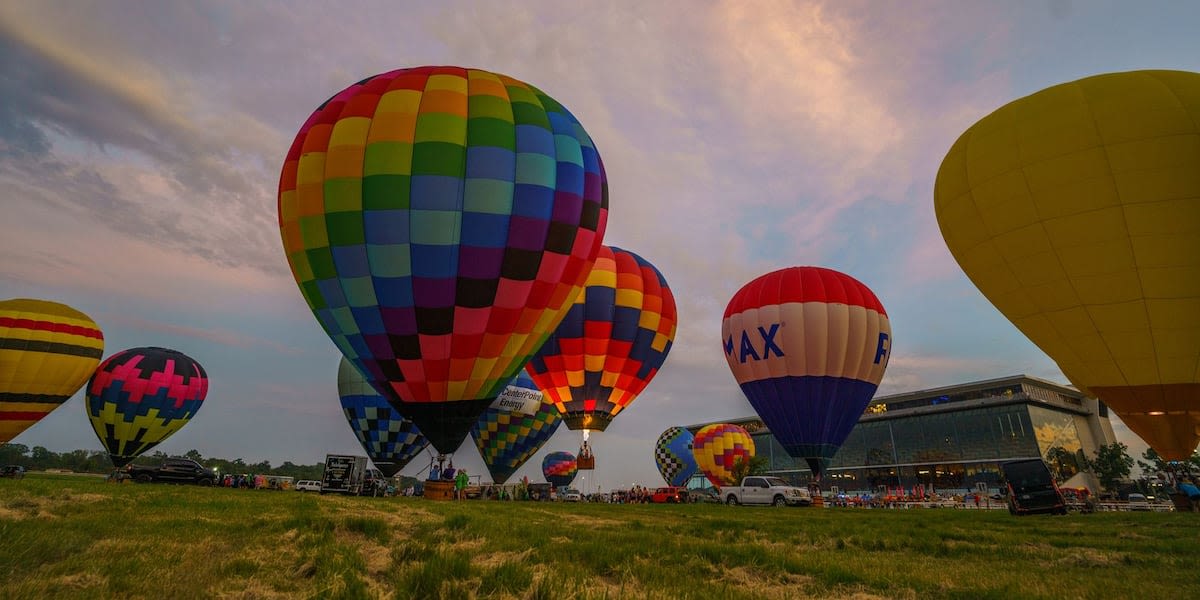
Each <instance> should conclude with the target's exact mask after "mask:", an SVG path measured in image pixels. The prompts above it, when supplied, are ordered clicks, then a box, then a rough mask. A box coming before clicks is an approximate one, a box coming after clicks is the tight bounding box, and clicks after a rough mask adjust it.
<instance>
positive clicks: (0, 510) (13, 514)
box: [0, 506, 37, 521]
mask: <svg viewBox="0 0 1200 600" xmlns="http://www.w3.org/2000/svg"><path fill="white" fill-rule="evenodd" d="M34 514H37V513H36V509H34ZM31 516H33V515H32V514H30V513H29V511H25V510H13V509H11V508H8V507H5V506H0V520H8V521H20V520H22V519H27V518H29V517H31Z"/></svg>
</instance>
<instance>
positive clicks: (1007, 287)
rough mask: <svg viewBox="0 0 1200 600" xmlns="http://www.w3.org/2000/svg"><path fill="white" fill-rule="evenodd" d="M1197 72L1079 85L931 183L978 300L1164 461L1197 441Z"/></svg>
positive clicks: (1030, 111) (998, 127) (951, 159)
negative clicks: (991, 307) (980, 295)
mask: <svg viewBox="0 0 1200 600" xmlns="http://www.w3.org/2000/svg"><path fill="white" fill-rule="evenodd" d="M1198 173H1200V73H1192V72H1186V71H1130V72H1125V73H1107V74H1103V75H1096V76H1093V77H1087V78H1084V79H1080V80H1077V81H1071V82H1068V83H1063V84H1060V85H1056V86H1053V87H1050V88H1046V89H1044V90H1041V91H1039V92H1037V93H1034V94H1032V95H1030V96H1026V97H1024V98H1020V99H1018V100H1015V101H1013V102H1011V103H1009V104H1006V105H1004V106H1002V107H1000V108H998V109H996V111H994V112H992V113H991V114H989V115H987V116H985V117H983V118H982V119H980V120H979V122H977V123H975V124H974V125H972V126H971V127H970V128H968V129H967V130H966V131H965V132H963V134H962V135H961V136H960V137H959V138H958V140H957V141H956V142H955V143H954V145H953V146H952V147H951V148H950V151H949V152H948V153H947V154H946V158H945V159H944V160H943V161H942V164H941V167H940V168H939V169H938V174H937V180H936V183H935V185H934V211H935V213H936V215H937V220H938V226H939V227H940V228H941V231H942V237H943V238H945V241H946V246H947V247H949V249H950V253H951V254H952V255H954V259H955V260H956V261H958V264H959V266H960V267H962V270H963V272H965V273H966V274H967V277H969V278H970V279H971V282H972V283H974V284H975V286H976V287H977V288H979V291H981V292H983V295H984V296H986V297H987V299H988V300H989V301H990V302H991V303H992V304H993V305H995V307H996V308H997V309H998V310H999V311H1000V312H1001V313H1003V314H1004V316H1005V317H1007V318H1008V319H1009V320H1010V321H1012V323H1013V324H1014V325H1016V326H1017V329H1020V330H1021V333H1024V334H1025V336H1026V337H1028V338H1029V339H1030V341H1032V342H1033V343H1034V344H1036V345H1037V346H1038V348H1041V349H1042V351H1044V352H1045V353H1046V354H1047V355H1049V356H1050V357H1051V358H1052V359H1054V362H1056V363H1057V364H1058V366H1059V368H1060V369H1061V370H1062V372H1063V374H1064V375H1066V376H1067V379H1069V380H1070V381H1071V383H1072V384H1074V385H1075V387H1077V388H1079V389H1080V390H1082V391H1084V392H1085V393H1088V394H1089V395H1093V396H1095V397H1097V398H1099V399H1100V400H1102V401H1103V402H1104V403H1105V404H1106V405H1107V406H1108V407H1109V408H1111V409H1112V410H1113V411H1115V412H1116V413H1117V414H1118V415H1119V416H1120V417H1121V420H1122V421H1123V422H1124V423H1125V424H1126V425H1128V426H1129V428H1130V429H1132V430H1133V431H1134V432H1135V433H1137V434H1138V435H1139V436H1141V438H1142V439H1143V440H1145V441H1146V442H1147V443H1148V444H1149V445H1150V446H1151V447H1152V448H1154V449H1155V450H1156V451H1157V452H1158V453H1159V455H1161V456H1162V457H1163V458H1165V459H1167V460H1185V459H1187V458H1189V457H1190V456H1191V455H1192V453H1193V452H1194V451H1195V450H1196V445H1197V443H1200V343H1198V342H1197V340H1200V177H1198V176H1197V174H1198Z"/></svg>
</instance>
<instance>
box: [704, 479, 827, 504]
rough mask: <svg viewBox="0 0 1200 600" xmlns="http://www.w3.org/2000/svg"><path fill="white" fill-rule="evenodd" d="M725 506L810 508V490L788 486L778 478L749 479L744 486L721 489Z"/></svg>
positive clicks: (743, 481) (743, 483)
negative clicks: (761, 505)
mask: <svg viewBox="0 0 1200 600" xmlns="http://www.w3.org/2000/svg"><path fill="white" fill-rule="evenodd" d="M721 495H722V496H724V497H725V504H728V505H730V506H733V505H738V504H770V505H773V506H809V505H810V504H812V495H811V494H810V493H809V491H808V489H806V488H801V487H796V486H794V485H788V484H787V482H786V481H784V480H782V479H780V478H778V477H747V478H745V479H743V480H742V485H739V486H728V487H723V488H721Z"/></svg>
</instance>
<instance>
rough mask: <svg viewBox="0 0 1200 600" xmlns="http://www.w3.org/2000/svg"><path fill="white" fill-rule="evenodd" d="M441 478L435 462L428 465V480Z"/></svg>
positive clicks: (440, 472)
mask: <svg viewBox="0 0 1200 600" xmlns="http://www.w3.org/2000/svg"><path fill="white" fill-rule="evenodd" d="M441 478H442V471H441V469H440V468H439V467H438V464H437V463H433V465H432V466H430V467H429V481H437V480H439V479H441Z"/></svg>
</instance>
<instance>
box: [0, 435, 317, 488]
mask: <svg viewBox="0 0 1200 600" xmlns="http://www.w3.org/2000/svg"><path fill="white" fill-rule="evenodd" d="M169 457H170V455H168V454H166V453H163V452H160V451H155V452H152V453H150V454H146V455H144V456H140V457H138V458H136V459H134V461H133V462H134V463H135V464H147V465H153V464H157V463H159V462H162V459H164V458H169ZM183 457H184V458H190V459H192V460H194V461H196V462H198V463H200V464H202V465H204V466H205V467H208V468H210V469H212V468H216V469H217V472H219V473H234V474H242V473H245V474H262V475H276V476H280V477H293V478H295V479H320V478H321V472H322V471H323V470H324V469H325V465H324V463H316V464H313V465H297V464H294V463H292V462H291V461H284V462H283V464H281V465H278V466H273V465H272V464H271V463H270V461H266V460H264V461H261V462H255V463H250V462H246V461H245V460H244V459H241V458H235V459H232V460H230V459H224V458H204V457H203V456H201V454H200V452H199V451H197V450H188V451H187V452H186V453H184V454H183ZM0 465H21V466H23V467H25V468H26V469H27V470H33V471H45V470H47V469H64V470H67V471H73V472H76V473H101V474H104V473H110V472H112V470H113V464H112V461H111V460H109V458H108V453H107V452H104V451H103V450H71V451H69V452H61V453H60V452H54V451H52V450H48V449H46V448H45V447H43V446H34V447H32V448H30V447H29V446H26V445H24V444H13V443H8V444H0Z"/></svg>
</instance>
